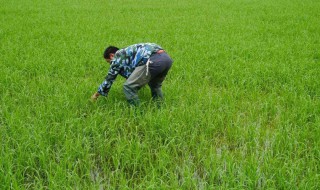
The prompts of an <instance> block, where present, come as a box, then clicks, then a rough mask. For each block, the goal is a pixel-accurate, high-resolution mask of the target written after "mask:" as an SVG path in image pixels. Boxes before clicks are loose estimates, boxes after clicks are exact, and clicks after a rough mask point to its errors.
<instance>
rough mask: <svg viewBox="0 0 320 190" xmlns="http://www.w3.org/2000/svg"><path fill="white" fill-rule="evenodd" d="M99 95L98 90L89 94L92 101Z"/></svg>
mask: <svg viewBox="0 0 320 190" xmlns="http://www.w3.org/2000/svg"><path fill="white" fill-rule="evenodd" d="M99 96H100V94H99V93H98V92H96V93H94V94H93V95H92V96H91V100H92V101H96V100H97V99H98V97H99Z"/></svg>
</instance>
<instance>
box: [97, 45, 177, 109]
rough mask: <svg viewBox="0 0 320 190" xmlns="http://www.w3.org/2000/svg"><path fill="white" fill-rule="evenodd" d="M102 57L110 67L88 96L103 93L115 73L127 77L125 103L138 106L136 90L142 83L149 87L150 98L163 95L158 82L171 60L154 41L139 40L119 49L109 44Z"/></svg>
mask: <svg viewBox="0 0 320 190" xmlns="http://www.w3.org/2000/svg"><path fill="white" fill-rule="evenodd" d="M103 57H104V59H105V60H106V61H107V62H108V63H110V69H109V71H108V74H107V76H106V78H105V80H104V81H103V83H102V84H101V85H100V86H99V88H98V91H97V92H96V93H94V94H93V95H92V97H91V99H92V100H96V99H97V98H98V97H99V96H100V95H102V96H107V95H108V92H109V90H110V88H111V85H112V83H113V82H114V80H115V79H116V77H117V75H118V74H120V75H121V76H123V77H124V78H126V79H127V80H126V82H125V83H124V85H123V90H124V94H125V96H126V98H127V100H128V103H129V104H131V105H139V103H140V101H139V97H138V95H137V92H138V90H139V89H141V87H143V86H144V85H146V84H148V85H149V87H150V89H151V95H152V99H153V100H156V99H162V98H163V94H162V90H161V86H162V82H163V81H164V79H165V77H166V75H167V73H168V71H169V69H170V67H171V65H172V62H173V61H172V59H171V58H170V57H169V55H168V54H167V53H166V52H165V50H163V48H162V47H160V46H159V45H157V44H155V43H139V44H134V45H131V46H128V47H126V48H123V49H119V48H117V47H114V46H109V47H107V48H106V50H105V51H104V54H103Z"/></svg>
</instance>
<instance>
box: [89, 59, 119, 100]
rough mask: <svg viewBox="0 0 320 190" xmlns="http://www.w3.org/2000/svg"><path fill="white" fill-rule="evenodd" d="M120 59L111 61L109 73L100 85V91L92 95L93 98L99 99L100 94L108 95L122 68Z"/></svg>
mask: <svg viewBox="0 0 320 190" xmlns="http://www.w3.org/2000/svg"><path fill="white" fill-rule="evenodd" d="M120 60H121V59H118V60H115V61H113V62H112V63H111V67H110V69H109V72H108V75H107V76H106V78H105V80H104V81H103V82H102V84H101V85H100V86H99V88H98V91H97V92H95V93H94V94H93V95H92V96H91V99H92V100H97V99H98V97H99V96H100V95H102V96H108V93H109V91H110V88H111V86H112V84H113V82H114V80H115V79H116V78H117V75H118V74H119V72H120V69H121V64H120V63H121V62H120Z"/></svg>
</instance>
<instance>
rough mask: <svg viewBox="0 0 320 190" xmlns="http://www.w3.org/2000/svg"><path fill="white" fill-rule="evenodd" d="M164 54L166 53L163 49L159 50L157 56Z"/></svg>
mask: <svg viewBox="0 0 320 190" xmlns="http://www.w3.org/2000/svg"><path fill="white" fill-rule="evenodd" d="M164 52H166V51H164V50H163V49H160V50H158V51H157V54H161V53H164Z"/></svg>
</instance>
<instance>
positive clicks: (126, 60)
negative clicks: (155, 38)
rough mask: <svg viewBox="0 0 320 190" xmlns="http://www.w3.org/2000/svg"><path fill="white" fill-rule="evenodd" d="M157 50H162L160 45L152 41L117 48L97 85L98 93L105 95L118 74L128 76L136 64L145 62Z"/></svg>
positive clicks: (139, 64)
mask: <svg viewBox="0 0 320 190" xmlns="http://www.w3.org/2000/svg"><path fill="white" fill-rule="evenodd" d="M159 50H162V47H160V46H159V45H157V44H154V43H139V44H134V45H131V46H129V47H127V48H124V49H119V50H118V51H117V52H116V53H115V55H114V58H113V59H112V60H111V64H110V69H109V71H108V74H107V76H106V78H105V80H104V81H103V83H102V84H101V85H100V86H99V89H98V93H99V94H101V95H102V96H107V95H108V92H109V91H110V88H111V86H112V84H113V82H114V80H115V79H116V78H117V76H118V74H120V75H121V76H123V77H124V78H126V79H127V78H129V76H130V75H131V73H132V72H133V71H134V69H135V68H136V67H137V66H141V65H144V64H146V63H147V61H148V59H149V58H150V56H151V55H152V54H153V53H156V52H157V51H159Z"/></svg>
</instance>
